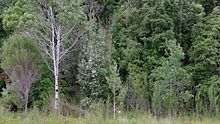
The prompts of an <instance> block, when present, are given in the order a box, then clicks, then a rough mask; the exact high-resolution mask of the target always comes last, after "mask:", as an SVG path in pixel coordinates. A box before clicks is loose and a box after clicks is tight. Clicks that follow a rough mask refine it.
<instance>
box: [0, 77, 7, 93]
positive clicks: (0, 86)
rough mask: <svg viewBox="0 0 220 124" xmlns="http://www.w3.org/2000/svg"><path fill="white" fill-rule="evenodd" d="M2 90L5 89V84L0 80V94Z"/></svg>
mask: <svg viewBox="0 0 220 124" xmlns="http://www.w3.org/2000/svg"><path fill="white" fill-rule="evenodd" d="M3 88H6V83H5V81H4V80H0V92H2V91H3ZM0 97H1V94H0Z"/></svg>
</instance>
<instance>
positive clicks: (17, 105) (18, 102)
mask: <svg viewBox="0 0 220 124" xmlns="http://www.w3.org/2000/svg"><path fill="white" fill-rule="evenodd" d="M1 94H2V104H3V106H4V107H5V108H6V109H8V110H10V111H17V110H19V109H22V108H23V107H22V106H23V101H22V96H21V95H20V93H19V91H18V89H17V87H16V84H15V83H12V84H8V85H7V86H6V89H3V92H2V93H1Z"/></svg>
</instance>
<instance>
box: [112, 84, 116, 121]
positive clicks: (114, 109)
mask: <svg viewBox="0 0 220 124" xmlns="http://www.w3.org/2000/svg"><path fill="white" fill-rule="evenodd" d="M113 97H114V103H113V111H114V118H115V117H116V98H115V85H114V88H113Z"/></svg>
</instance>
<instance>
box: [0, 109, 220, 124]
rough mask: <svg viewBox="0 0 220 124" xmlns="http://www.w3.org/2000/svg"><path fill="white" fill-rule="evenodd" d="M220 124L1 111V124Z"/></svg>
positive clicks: (137, 116) (143, 116) (208, 120)
mask: <svg viewBox="0 0 220 124" xmlns="http://www.w3.org/2000/svg"><path fill="white" fill-rule="evenodd" d="M171 123H172V124H220V118H207V117H203V118H193V117H179V118H175V119H174V120H173V121H172V122H171V121H170V120H169V119H168V118H156V117H154V116H151V115H149V114H133V115H130V114H124V115H123V114H121V115H118V117H117V118H116V119H113V118H112V117H107V116H106V115H105V114H103V113H102V112H100V113H98V112H94V113H92V112H91V113H87V114H86V115H85V116H84V117H74V116H65V117H64V116H60V115H57V114H48V115H45V114H42V113H39V112H38V111H31V112H29V113H28V114H27V115H24V114H21V113H20V114H19V113H12V112H5V111H0V124H171Z"/></svg>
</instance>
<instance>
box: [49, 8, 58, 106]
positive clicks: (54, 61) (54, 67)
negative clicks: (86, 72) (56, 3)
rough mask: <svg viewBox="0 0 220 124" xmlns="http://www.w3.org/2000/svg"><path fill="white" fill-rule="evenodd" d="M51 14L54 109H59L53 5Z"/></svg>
mask: <svg viewBox="0 0 220 124" xmlns="http://www.w3.org/2000/svg"><path fill="white" fill-rule="evenodd" d="M50 16H51V20H52V23H51V29H52V30H51V31H52V32H51V33H52V35H51V50H52V59H53V69H54V82H55V84H54V85H55V89H54V94H55V100H54V109H55V110H58V100H59V93H58V73H59V71H58V67H59V66H58V65H59V63H58V61H57V44H56V43H55V40H56V39H55V30H56V29H55V26H54V23H53V21H54V15H53V10H52V7H50Z"/></svg>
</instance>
